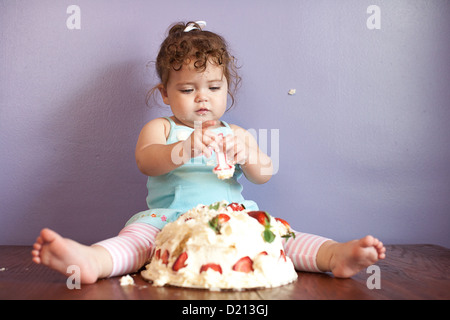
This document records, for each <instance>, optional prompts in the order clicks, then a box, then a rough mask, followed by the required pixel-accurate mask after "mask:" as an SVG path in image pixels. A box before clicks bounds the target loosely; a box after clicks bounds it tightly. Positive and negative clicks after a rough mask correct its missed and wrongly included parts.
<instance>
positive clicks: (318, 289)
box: [0, 245, 450, 301]
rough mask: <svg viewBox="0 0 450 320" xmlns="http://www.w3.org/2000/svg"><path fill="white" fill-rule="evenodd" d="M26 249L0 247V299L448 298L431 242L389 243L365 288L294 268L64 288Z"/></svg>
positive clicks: (446, 262) (445, 266)
mask: <svg viewBox="0 0 450 320" xmlns="http://www.w3.org/2000/svg"><path fill="white" fill-rule="evenodd" d="M30 252H31V247H27V246H0V300H12V299H47V300H65V299H67V300H68V299H70V300H97V299H102V300H229V301H231V300H234V301H240V300H310V299H322V300H323V299H352V300H353V299H358V300H359V299H364V300H366V299H367V300H369V299H445V300H447V299H450V250H449V249H446V248H443V247H439V246H434V245H390V246H387V258H386V259H385V260H383V261H380V262H378V263H377V265H378V266H379V267H380V271H381V273H380V275H381V289H372V290H370V289H369V288H368V287H367V285H366V281H367V279H368V277H369V276H370V274H367V273H366V272H365V270H363V271H361V272H360V273H358V274H357V275H355V276H354V277H352V278H351V279H337V278H334V277H333V276H332V275H331V274H328V273H322V274H320V273H306V272H299V273H298V275H299V278H298V280H297V281H296V282H294V283H292V284H289V285H286V286H282V287H278V288H271V289H260V290H246V291H221V292H215V291H208V290H196V289H185V288H176V287H162V288H159V287H153V286H152V285H151V284H149V283H148V282H146V281H145V280H143V279H142V278H141V276H140V275H139V274H134V275H132V276H133V278H134V280H135V285H134V286H127V287H122V286H120V283H119V279H120V277H114V278H110V279H104V280H99V281H98V282H97V283H95V284H92V285H81V289H72V290H70V289H68V288H67V286H66V277H65V276H63V275H60V274H59V273H56V272H54V271H53V270H50V269H48V268H46V267H44V266H41V265H36V264H34V263H32V262H31V255H30Z"/></svg>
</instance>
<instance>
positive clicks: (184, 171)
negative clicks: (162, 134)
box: [127, 118, 258, 229]
mask: <svg viewBox="0 0 450 320" xmlns="http://www.w3.org/2000/svg"><path fill="white" fill-rule="evenodd" d="M166 119H167V120H168V121H169V122H170V132H169V136H168V138H167V141H166V144H172V143H176V142H178V141H180V140H185V139H186V138H188V137H189V136H190V135H191V133H192V132H193V131H194V129H193V128H190V127H186V126H181V125H177V124H175V122H174V121H173V120H172V119H171V118H166ZM222 124H223V127H219V128H215V129H212V130H213V132H215V133H217V134H219V133H222V134H223V136H227V135H229V134H233V130H232V129H231V128H230V126H229V125H228V124H227V123H226V122H224V121H222ZM215 159H216V155H215V153H214V152H213V154H212V156H211V157H210V158H206V157H205V156H203V155H201V156H198V157H195V158H192V159H191V160H190V161H189V162H187V163H185V164H183V165H182V166H180V167H178V168H176V169H174V170H173V171H171V172H169V173H166V174H164V175H161V176H156V177H148V180H147V189H148V195H147V198H146V200H147V206H148V210H146V211H143V212H139V213H137V214H135V215H134V216H133V217H132V218H131V219H130V220H129V221H128V222H127V225H129V224H131V223H135V222H140V223H148V224H151V225H153V226H155V227H157V228H159V229H162V227H164V225H166V224H167V223H169V222H172V221H175V220H176V219H177V218H178V217H179V216H180V215H181V214H183V213H185V212H186V211H188V210H189V209H192V208H194V207H196V206H197V205H199V204H204V205H209V204H212V203H215V202H217V201H222V200H226V201H228V202H230V203H231V202H237V203H241V204H243V205H244V206H245V208H247V209H249V210H258V206H257V204H256V203H255V202H254V201H251V200H245V199H244V197H243V196H242V189H243V188H242V185H241V184H240V183H239V182H238V179H239V178H240V177H241V176H242V169H241V168H240V166H239V165H236V166H235V172H234V176H233V177H232V178H230V179H226V180H220V179H219V178H217V175H216V174H215V173H214V172H213V171H212V170H213V169H214V167H215V166H216V160H215Z"/></svg>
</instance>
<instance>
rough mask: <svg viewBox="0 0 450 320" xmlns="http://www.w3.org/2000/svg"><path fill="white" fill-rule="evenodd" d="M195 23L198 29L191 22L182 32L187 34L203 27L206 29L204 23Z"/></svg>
mask: <svg viewBox="0 0 450 320" xmlns="http://www.w3.org/2000/svg"><path fill="white" fill-rule="evenodd" d="M195 23H196V24H197V25H198V26H199V27H200V28H199V27H197V26H196V25H195V24H194V23H193V22H191V23H188V25H187V26H186V28H184V32H189V31H192V30H200V31H201V30H202V29H203V28H204V27H206V22H205V21H195Z"/></svg>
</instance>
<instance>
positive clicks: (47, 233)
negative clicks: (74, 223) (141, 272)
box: [31, 229, 112, 284]
mask: <svg viewBox="0 0 450 320" xmlns="http://www.w3.org/2000/svg"><path fill="white" fill-rule="evenodd" d="M105 254H106V255H105ZM31 255H32V256H33V258H32V260H33V262H35V263H37V264H43V265H45V266H47V267H49V268H51V269H54V270H56V271H58V272H60V273H62V274H64V275H67V276H69V275H71V273H70V274H68V273H67V267H68V266H70V265H76V266H78V267H79V268H80V281H81V283H84V284H88V283H94V282H96V281H97V280H98V279H99V278H101V277H105V276H107V275H108V271H110V270H109V268H108V265H106V267H105V265H104V263H103V261H106V263H108V259H110V260H111V258H110V257H109V253H108V252H107V251H106V250H105V249H104V248H103V247H100V246H91V247H90V246H85V245H82V244H80V243H78V242H75V241H73V240H70V239H66V238H63V237H61V236H60V235H59V234H57V233H56V232H54V231H52V230H50V229H42V230H41V233H40V235H39V237H38V238H37V239H36V242H35V243H34V245H33V251H31ZM105 259H106V260H105ZM110 263H111V268H112V260H111V261H110ZM105 273H106V274H105Z"/></svg>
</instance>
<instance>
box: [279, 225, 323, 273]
mask: <svg viewBox="0 0 450 320" xmlns="http://www.w3.org/2000/svg"><path fill="white" fill-rule="evenodd" d="M294 233H295V238H289V239H288V240H287V241H285V242H284V251H285V253H286V255H287V256H288V257H289V258H291V260H292V262H293V263H294V267H295V269H296V270H298V271H309V272H321V270H320V269H319V268H318V267H317V263H316V257H317V253H318V252H319V248H320V246H321V245H322V244H323V243H324V242H325V241H328V240H330V239H328V238H324V237H321V236H316V235H313V234H308V233H302V232H298V231H294Z"/></svg>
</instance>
